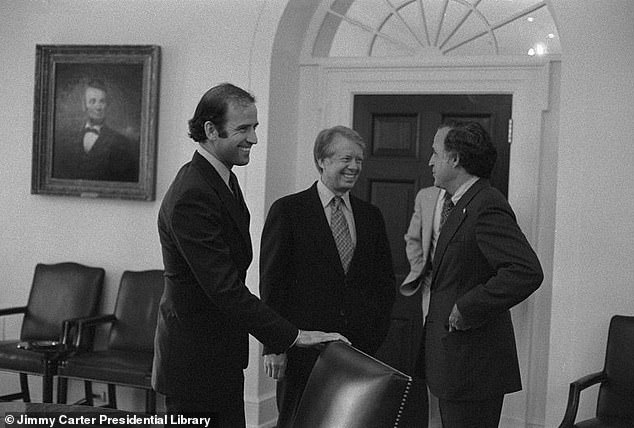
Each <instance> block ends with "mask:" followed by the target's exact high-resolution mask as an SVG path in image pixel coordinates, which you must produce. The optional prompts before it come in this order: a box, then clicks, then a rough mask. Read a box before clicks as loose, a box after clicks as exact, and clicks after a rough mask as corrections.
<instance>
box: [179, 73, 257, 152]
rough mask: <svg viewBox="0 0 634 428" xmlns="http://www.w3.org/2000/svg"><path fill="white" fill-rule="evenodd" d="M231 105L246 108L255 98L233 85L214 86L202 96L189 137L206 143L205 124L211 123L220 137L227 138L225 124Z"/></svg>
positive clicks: (190, 121) (192, 119)
mask: <svg viewBox="0 0 634 428" xmlns="http://www.w3.org/2000/svg"><path fill="white" fill-rule="evenodd" d="M229 103H234V104H238V105H244V106H246V105H249V104H253V103H255V97H253V95H251V94H250V93H248V92H247V91H245V90H244V89H242V88H238V87H237V86H234V85H232V84H231V83H221V84H220V85H217V86H214V87H213V88H211V89H210V90H208V91H207V92H206V93H205V95H203V96H202V98H201V99H200V101H199V102H198V106H197V107H196V111H195V112H194V117H193V118H191V119H190V120H189V137H190V138H191V139H192V140H194V141H196V142H199V143H200V142H202V141H205V139H207V135H206V134H205V122H207V121H210V122H211V123H213V124H214V126H215V127H216V129H217V130H218V135H219V136H220V137H221V138H226V137H227V133H226V130H225V124H226V123H227V117H226V116H227V110H228V109H229Z"/></svg>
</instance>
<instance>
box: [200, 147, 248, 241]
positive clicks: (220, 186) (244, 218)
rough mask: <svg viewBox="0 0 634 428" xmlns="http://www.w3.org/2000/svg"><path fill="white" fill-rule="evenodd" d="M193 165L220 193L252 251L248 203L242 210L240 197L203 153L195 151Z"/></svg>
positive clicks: (221, 199) (220, 197)
mask: <svg viewBox="0 0 634 428" xmlns="http://www.w3.org/2000/svg"><path fill="white" fill-rule="evenodd" d="M192 165H194V166H195V167H196V168H198V169H199V170H201V171H202V173H203V177H205V179H206V180H207V183H209V185H210V186H211V187H212V188H213V190H214V191H215V192H216V194H217V195H218V198H219V199H220V201H221V202H222V204H223V205H224V206H225V208H226V209H227V211H228V212H229V215H230V216H231V218H232V219H233V221H234V223H235V224H236V226H237V227H238V230H239V231H240V235H241V236H242V238H243V239H244V241H245V242H246V243H247V244H248V248H249V250H250V251H251V235H250V234H249V221H250V214H249V210H248V208H246V205H245V206H244V207H245V210H242V209H241V207H240V204H239V202H238V199H236V198H235V197H234V196H233V194H232V193H231V191H230V190H229V187H227V185H226V184H225V182H224V181H222V178H221V177H220V174H218V171H216V168H214V167H213V166H212V165H211V164H210V163H209V162H208V161H207V159H205V158H204V157H202V155H200V154H199V153H198V152H195V153H194V157H193V159H192Z"/></svg>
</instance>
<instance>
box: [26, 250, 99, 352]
mask: <svg viewBox="0 0 634 428" xmlns="http://www.w3.org/2000/svg"><path fill="white" fill-rule="evenodd" d="M104 275H105V271H104V270H103V269H102V268H96V267H89V266H84V265H81V264H78V263H70V262H67V263H58V264H51V265H46V264H41V263H40V264H38V265H37V266H35V274H34V276H33V285H32V287H31V292H30V294H29V300H28V303H27V310H26V313H25V314H24V319H23V322H22V331H21V333H20V340H22V341H32V340H59V339H60V335H61V333H62V322H63V321H64V320H65V319H68V318H76V317H88V316H92V315H94V314H96V313H97V307H98V305H99V300H100V299H101V291H102V287H103V278H104Z"/></svg>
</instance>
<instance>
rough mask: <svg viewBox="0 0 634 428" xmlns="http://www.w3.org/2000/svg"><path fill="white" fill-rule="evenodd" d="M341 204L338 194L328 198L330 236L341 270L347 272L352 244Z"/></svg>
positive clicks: (352, 252)
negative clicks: (333, 242) (332, 239)
mask: <svg viewBox="0 0 634 428" xmlns="http://www.w3.org/2000/svg"><path fill="white" fill-rule="evenodd" d="M342 204H343V199H341V197H339V196H335V197H334V198H332V199H331V200H330V228H331V229H332V236H333V238H335V244H336V245H337V251H338V252H339V258H341V265H342V266H343V271H344V272H346V273H348V267H349V266H350V262H351V261H352V255H353V254H354V245H353V244H352V236H350V229H348V222H347V221H346V217H345V216H344V214H343V208H342V207H341V205H342Z"/></svg>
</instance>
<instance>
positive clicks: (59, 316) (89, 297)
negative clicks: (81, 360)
mask: <svg viewBox="0 0 634 428" xmlns="http://www.w3.org/2000/svg"><path fill="white" fill-rule="evenodd" d="M104 274H105V272H104V270H103V269H102V268H96V267H89V266H84V265H81V264H77V263H59V264H50V265H47V264H38V265H37V266H35V274H34V276H33V284H32V286H31V291H30V294H29V299H28V302H27V305H26V306H21V307H14V308H7V309H2V310H0V315H12V314H23V319H22V330H21V333H20V338H19V340H5V341H1V342H0V371H10V372H17V373H19V374H20V386H21V391H20V392H19V393H15V394H7V395H4V396H2V397H0V400H2V401H11V400H18V399H22V400H23V401H25V402H29V401H31V396H30V392H29V386H28V377H27V375H29V374H31V375H39V376H42V383H43V385H42V401H43V402H49V403H50V402H52V399H53V375H54V374H55V369H56V363H57V358H58V357H59V356H60V352H61V350H62V348H61V347H58V346H57V345H58V343H57V342H59V341H60V340H61V339H62V336H63V334H62V328H63V327H62V325H63V322H64V320H66V319H68V318H77V317H87V316H91V315H94V314H96V313H97V307H98V305H99V300H100V298H101V290H102V286H103V278H104ZM18 345H20V346H21V347H22V348H28V349H30V350H25V349H19V348H18ZM31 345H32V346H31ZM46 345H50V346H46ZM58 351H60V352H58Z"/></svg>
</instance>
